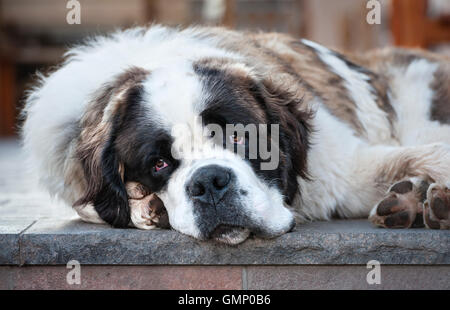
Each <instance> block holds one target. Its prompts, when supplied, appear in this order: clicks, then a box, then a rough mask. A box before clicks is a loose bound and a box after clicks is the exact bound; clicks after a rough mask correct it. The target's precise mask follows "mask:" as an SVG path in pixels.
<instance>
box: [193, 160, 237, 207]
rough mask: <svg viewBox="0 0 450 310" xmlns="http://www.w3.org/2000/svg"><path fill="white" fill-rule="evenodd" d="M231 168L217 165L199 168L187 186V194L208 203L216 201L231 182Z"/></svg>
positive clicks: (221, 196)
mask: <svg viewBox="0 0 450 310" xmlns="http://www.w3.org/2000/svg"><path fill="white" fill-rule="evenodd" d="M231 177H232V174H231V170H230V169H228V168H224V167H221V166H218V165H209V166H205V167H201V168H199V169H198V170H197V171H195V172H194V174H193V175H192V177H191V180H190V182H189V184H188V186H187V192H188V195H189V196H190V197H191V198H192V199H193V200H198V201H201V202H204V203H208V204H211V203H212V204H216V203H218V202H219V201H220V200H221V199H222V198H223V196H224V195H225V194H226V192H227V191H228V189H229V187H230V184H231V182H230V181H231Z"/></svg>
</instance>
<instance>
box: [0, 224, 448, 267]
mask: <svg viewBox="0 0 450 310" xmlns="http://www.w3.org/2000/svg"><path fill="white" fill-rule="evenodd" d="M30 222H31V223H30ZM449 245H450V231H439V230H427V229H406V230H393V229H380V228H374V227H373V226H372V225H371V224H370V223H368V222H367V220H337V221H332V222H315V223H310V224H304V225H298V227H297V228H296V230H295V231H293V232H291V233H289V234H286V235H283V236H281V237H279V238H276V239H273V240H261V239H250V240H247V241H246V242H244V243H243V244H241V245H238V246H226V245H222V244H215V243H212V242H203V241H198V240H194V239H192V238H190V237H187V236H184V235H182V234H180V233H177V232H175V231H170V230H154V231H142V230H137V229H112V228H110V227H108V226H106V225H94V224H87V223H83V222H81V221H79V220H55V219H42V218H41V219H38V220H37V221H35V222H34V223H32V221H25V220H13V219H9V220H0V248H1V250H0V264H3V265H61V264H66V263H67V262H68V261H69V260H72V259H75V260H78V261H79V262H80V263H81V264H84V265H110V264H112V265H115V264H118V265H160V264H161V265H165V264H174V265H189V264H194V265H203V264H205V265H284V264H288V265H309V264H313V265H342V264H357V265H364V264H366V263H367V262H368V261H369V260H373V259H375V260H378V261H379V262H380V263H381V264H384V265H392V264H410V265H415V264H450V251H449V248H450V247H449Z"/></svg>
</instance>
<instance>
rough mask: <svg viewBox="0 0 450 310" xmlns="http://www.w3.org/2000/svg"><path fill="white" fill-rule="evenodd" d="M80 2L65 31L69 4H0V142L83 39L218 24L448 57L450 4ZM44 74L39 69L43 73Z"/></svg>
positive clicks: (355, 47) (17, 0)
mask: <svg viewBox="0 0 450 310" xmlns="http://www.w3.org/2000/svg"><path fill="white" fill-rule="evenodd" d="M377 2H378V3H379V4H380V5H381V23H380V24H373V25H370V24H368V23H367V22H366V15H367V13H368V12H369V11H370V9H369V8H367V7H366V5H367V3H368V0H128V1H123V0H79V3H80V5H81V24H68V23H67V21H66V15H67V13H68V12H69V11H70V9H68V8H66V5H67V3H68V1H67V0H0V137H8V136H14V135H16V128H17V121H16V120H17V115H18V111H19V110H20V108H21V106H22V103H23V96H24V90H25V89H26V88H27V87H28V86H29V84H30V82H31V81H32V77H33V74H34V73H35V72H36V70H41V69H44V68H47V67H50V66H52V65H54V64H57V63H58V62H59V61H61V57H62V54H63V53H64V50H65V48H67V47H68V46H70V45H73V44H75V43H77V42H80V41H81V40H82V39H83V38H85V37H86V36H87V35H93V34H101V33H105V32H108V31H111V30H114V29H117V28H124V27H131V26H134V25H146V24H149V23H152V22H155V23H163V24H166V25H182V26H187V25H192V24H201V25H222V26H225V27H229V28H233V29H247V30H265V31H279V32H286V33H289V34H291V35H293V36H296V37H305V38H308V39H311V40H315V41H317V42H319V43H322V44H325V45H327V46H329V47H334V48H338V49H341V50H351V51H364V50H368V49H372V48H377V47H383V46H387V45H397V46H407V47H420V48H426V49H431V50H435V51H438V52H441V53H449V54H450V52H449V51H450V48H449V46H450V0H378V1H377ZM44 71H45V70H44Z"/></svg>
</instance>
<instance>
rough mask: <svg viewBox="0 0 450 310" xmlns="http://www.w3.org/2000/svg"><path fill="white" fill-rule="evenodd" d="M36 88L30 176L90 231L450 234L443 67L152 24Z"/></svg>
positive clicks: (28, 141) (397, 52)
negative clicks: (348, 229) (334, 226)
mask: <svg viewBox="0 0 450 310" xmlns="http://www.w3.org/2000/svg"><path fill="white" fill-rule="evenodd" d="M38 80H39V81H38V83H37V85H36V86H35V87H34V88H33V89H31V90H30V92H29V94H28V97H27V99H26V107H25V109H24V112H23V116H24V118H25V121H24V124H23V128H22V137H23V143H24V150H25V152H26V153H27V154H28V155H29V159H30V162H29V165H30V167H31V168H32V169H34V170H35V171H36V173H37V174H38V175H39V177H40V182H41V183H42V184H43V185H44V186H45V187H46V188H47V189H48V191H49V192H50V193H52V194H54V195H55V196H57V197H59V198H61V199H63V200H64V201H65V202H67V204H69V205H72V206H73V207H74V208H75V210H76V211H77V213H78V214H79V216H80V217H81V218H82V219H83V220H85V221H87V222H92V223H108V224H110V225H112V226H113V227H122V228H123V227H128V226H134V227H137V228H140V229H152V228H155V227H169V226H170V227H171V228H173V229H174V230H177V231H179V232H181V233H183V234H187V235H190V236H192V237H194V238H197V239H201V240H207V239H212V240H217V241H220V242H224V243H228V244H238V243H241V242H243V241H244V240H246V239H247V238H248V237H249V236H250V235H254V236H255V237H260V238H273V237H276V236H280V235H282V234H284V233H287V232H289V231H291V230H292V229H293V228H294V226H295V224H296V223H297V224H298V225H301V223H303V222H306V221H314V220H329V219H331V218H361V217H368V218H369V220H370V221H371V222H372V223H373V224H374V225H376V226H379V227H385V228H410V227H424V226H425V227H427V228H433V229H448V228H449V227H450V213H449V211H450V59H449V58H446V57H445V56H442V55H435V54H432V53H428V52H424V51H417V50H405V49H382V50H378V51H372V52H366V53H362V54H342V53H339V52H337V51H335V50H332V49H328V48H326V47H324V46H322V45H319V44H317V43H314V42H311V41H309V40H300V39H295V38H292V37H290V36H288V35H284V34H278V33H247V32H236V31H231V30H226V29H223V28H208V27H204V28H203V27H197V28H187V29H173V28H168V27H163V26H158V25H154V26H151V27H149V28H134V29H130V30H126V31H118V32H116V33H113V34H111V35H109V36H100V37H95V38H91V39H89V40H88V41H87V42H86V43H85V44H83V45H80V46H76V47H74V48H72V49H70V50H69V51H68V53H67V54H66V59H65V61H64V62H63V63H62V65H61V66H59V67H58V68H57V69H56V70H54V71H53V72H52V73H50V74H48V75H40V76H39V79H38ZM239 124H240V125H242V126H243V127H244V126H245V127H244V132H243V133H242V132H241V133H239V132H237V131H234V132H231V133H230V132H228V131H227V132H226V133H225V134H221V135H217V136H220V138H217V137H216V136H215V132H216V131H220V130H217V128H219V129H221V128H223V129H224V132H225V128H226V127H227V126H228V125H232V126H236V125H239ZM252 124H253V125H257V127H253V128H257V134H256V136H255V135H252V136H251V135H250V134H249V132H247V131H246V128H247V126H249V125H252ZM209 125H215V128H216V130H210V129H209V128H210V127H209ZM259 125H277V127H274V128H273V129H272V127H270V128H269V127H264V126H259ZM180 126H181V127H180ZM175 128H178V129H179V128H184V129H183V130H181V131H180V130H178V133H177V131H176V130H174V129H175ZM241 128H242V127H241ZM264 128H266V129H264ZM275 129H277V130H275ZM180 132H181V134H180ZM252 137H253V139H250V138H252ZM251 140H253V141H251ZM188 141H190V143H187V142H188ZM229 142H230V143H229ZM252 143H253V144H254V145H266V146H267V148H266V149H267V150H270V154H269V155H270V156H269V157H268V156H267V154H261V153H260V152H259V151H258V152H257V154H256V155H255V156H253V157H250V156H248V155H249V152H248V149H249V148H250V144H252ZM186 144H188V146H187V147H181V146H183V145H184V146H185V145H186ZM229 145H231V148H230V147H229ZM263 149H264V148H263ZM237 150H241V151H242V150H243V152H241V154H238V152H237ZM258 150H259V149H258ZM273 151H275V152H273ZM242 153H243V156H242ZM266 153H267V152H266ZM263 155H264V156H263ZM272 157H273V158H272ZM269 162H274V163H275V165H272V166H273V167H272V166H270V165H269V166H270V167H269V168H267V167H266V168H264V164H269Z"/></svg>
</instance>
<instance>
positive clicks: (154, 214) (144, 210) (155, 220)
mask: <svg viewBox="0 0 450 310" xmlns="http://www.w3.org/2000/svg"><path fill="white" fill-rule="evenodd" d="M126 188H127V194H128V198H129V200H128V202H129V205H130V213H131V223H130V225H132V226H134V227H137V228H140V229H146V230H148V229H154V228H157V227H159V228H169V227H170V225H169V218H168V215H167V211H166V209H165V207H164V204H163V202H162V201H161V199H159V197H158V196H156V195H155V194H150V193H149V192H148V191H147V190H146V189H145V187H143V186H142V185H141V184H139V183H136V182H128V183H127V184H126Z"/></svg>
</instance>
